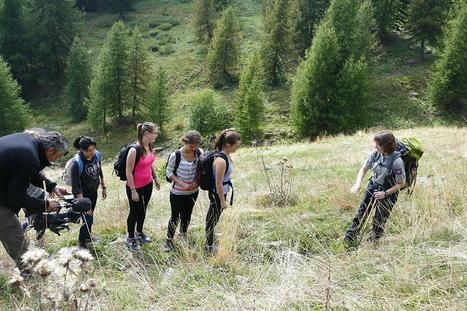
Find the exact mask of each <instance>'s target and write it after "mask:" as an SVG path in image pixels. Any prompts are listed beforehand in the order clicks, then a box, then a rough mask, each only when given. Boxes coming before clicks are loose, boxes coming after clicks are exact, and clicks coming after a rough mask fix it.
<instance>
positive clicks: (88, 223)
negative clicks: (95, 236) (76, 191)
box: [78, 189, 97, 247]
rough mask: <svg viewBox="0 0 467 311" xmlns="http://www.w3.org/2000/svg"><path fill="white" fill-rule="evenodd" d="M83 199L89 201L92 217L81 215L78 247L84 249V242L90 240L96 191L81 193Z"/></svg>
mask: <svg viewBox="0 0 467 311" xmlns="http://www.w3.org/2000/svg"><path fill="white" fill-rule="evenodd" d="M83 197H85V198H88V199H90V200H91V203H92V212H93V213H92V215H87V214H81V218H82V220H83V224H82V225H81V228H80V229H79V238H78V240H79V245H80V246H82V247H86V240H88V239H90V238H91V236H90V234H91V228H92V224H93V222H94V209H95V208H96V202H97V189H96V191H95V192H89V193H88V192H84V191H83Z"/></svg>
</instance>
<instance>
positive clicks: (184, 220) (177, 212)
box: [167, 192, 198, 240]
mask: <svg viewBox="0 0 467 311" xmlns="http://www.w3.org/2000/svg"><path fill="white" fill-rule="evenodd" d="M197 198H198V192H195V193H192V194H188V195H178V194H173V193H170V207H171V209H172V216H170V220H169V226H168V229H167V239H169V240H172V239H173V237H174V235H175V229H176V228H177V225H178V220H179V219H180V220H181V224H180V233H186V232H187V230H188V225H189V224H190V220H191V213H192V212H193V206H195V202H196V199H197Z"/></svg>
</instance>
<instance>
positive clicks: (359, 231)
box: [356, 197, 378, 248]
mask: <svg viewBox="0 0 467 311" xmlns="http://www.w3.org/2000/svg"><path fill="white" fill-rule="evenodd" d="M372 200H373V203H372V204H371V205H369V207H368V208H367V209H366V211H365V213H364V214H363V218H362V220H361V222H360V225H359V226H358V228H357V232H358V235H359V238H358V243H357V245H356V247H357V248H358V247H359V246H360V244H361V243H362V240H363V234H364V233H365V229H366V224H367V220H368V218H369V217H368V216H369V215H370V213H371V211H372V210H373V208H374V207H375V205H376V202H378V200H377V199H375V198H374V197H373V199H372ZM362 229H363V230H362Z"/></svg>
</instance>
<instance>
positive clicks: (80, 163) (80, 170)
mask: <svg viewBox="0 0 467 311" xmlns="http://www.w3.org/2000/svg"><path fill="white" fill-rule="evenodd" d="M75 162H76V163H78V170H79V176H81V175H82V174H83V171H84V165H83V161H82V160H81V157H80V156H79V154H78V153H76V154H75Z"/></svg>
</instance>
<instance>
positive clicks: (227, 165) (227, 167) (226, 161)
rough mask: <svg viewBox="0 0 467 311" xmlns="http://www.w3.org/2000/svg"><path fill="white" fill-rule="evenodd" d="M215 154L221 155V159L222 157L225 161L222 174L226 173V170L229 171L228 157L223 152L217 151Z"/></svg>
mask: <svg viewBox="0 0 467 311" xmlns="http://www.w3.org/2000/svg"><path fill="white" fill-rule="evenodd" d="M216 156H218V157H221V158H222V159H224V161H225V173H224V174H227V172H228V171H229V159H228V158H227V155H226V154H225V153H223V152H220V151H219V152H218V153H217V154H216Z"/></svg>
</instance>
